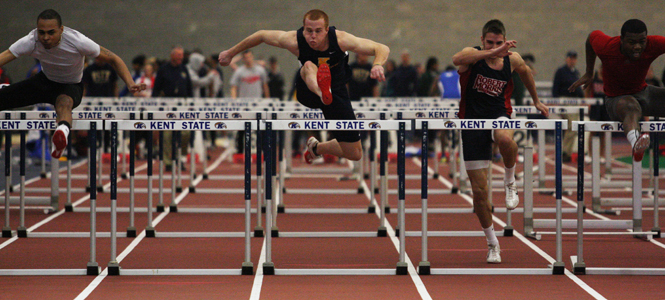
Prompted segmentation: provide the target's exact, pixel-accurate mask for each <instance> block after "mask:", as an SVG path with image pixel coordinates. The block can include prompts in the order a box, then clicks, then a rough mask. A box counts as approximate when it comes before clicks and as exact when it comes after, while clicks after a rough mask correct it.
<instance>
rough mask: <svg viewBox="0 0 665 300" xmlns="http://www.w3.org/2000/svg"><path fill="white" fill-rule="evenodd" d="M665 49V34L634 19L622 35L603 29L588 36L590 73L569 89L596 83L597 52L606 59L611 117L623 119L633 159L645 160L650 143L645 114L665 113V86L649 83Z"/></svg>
mask: <svg viewBox="0 0 665 300" xmlns="http://www.w3.org/2000/svg"><path fill="white" fill-rule="evenodd" d="M663 53H665V37H662V36H658V35H649V36H647V25H646V24H644V22H642V21H640V20H637V19H631V20H628V21H626V22H625V23H623V26H621V36H615V37H609V36H607V35H606V34H604V33H603V32H602V31H600V30H596V31H593V32H591V33H590V34H589V37H588V38H587V40H586V73H585V74H584V75H583V76H582V77H580V79H579V80H577V81H576V82H575V83H573V85H571V86H570V88H569V90H574V89H576V88H577V87H578V86H580V85H583V86H584V88H586V87H587V86H589V85H591V84H593V69H594V65H595V64H596V56H598V58H600V61H601V62H602V63H603V69H602V73H603V90H604V91H605V97H606V98H605V106H606V107H607V113H608V115H609V116H610V119H612V120H613V121H620V122H623V131H624V133H625V134H626V137H627V138H628V141H629V142H630V145H631V146H632V147H633V159H634V160H635V161H642V157H644V151H645V150H646V149H647V148H648V147H649V143H650V139H649V134H648V133H642V134H640V127H639V124H638V122H639V121H640V120H641V119H642V118H643V116H654V117H665V88H661V87H655V86H652V85H647V84H646V82H645V80H644V79H645V78H646V76H647V72H648V71H649V66H651V62H653V61H654V60H655V59H656V58H658V56H660V55H661V54H663Z"/></svg>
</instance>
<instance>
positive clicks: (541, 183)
mask: <svg viewBox="0 0 665 300" xmlns="http://www.w3.org/2000/svg"><path fill="white" fill-rule="evenodd" d="M538 188H539V189H541V194H542V193H543V192H542V189H544V188H545V131H541V132H539V134H538Z"/></svg>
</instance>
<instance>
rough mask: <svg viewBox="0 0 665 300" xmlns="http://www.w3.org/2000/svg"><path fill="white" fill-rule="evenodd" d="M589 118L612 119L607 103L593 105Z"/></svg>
mask: <svg viewBox="0 0 665 300" xmlns="http://www.w3.org/2000/svg"><path fill="white" fill-rule="evenodd" d="M589 119H591V120H592V121H610V115H609V114H608V113H607V108H606V107H605V104H598V105H591V107H590V108H589Z"/></svg>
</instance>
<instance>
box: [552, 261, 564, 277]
mask: <svg viewBox="0 0 665 300" xmlns="http://www.w3.org/2000/svg"><path fill="white" fill-rule="evenodd" d="M565 271H566V265H565V264H564V263H563V262H555V263H554V264H553V265H552V275H563V274H564V273H565Z"/></svg>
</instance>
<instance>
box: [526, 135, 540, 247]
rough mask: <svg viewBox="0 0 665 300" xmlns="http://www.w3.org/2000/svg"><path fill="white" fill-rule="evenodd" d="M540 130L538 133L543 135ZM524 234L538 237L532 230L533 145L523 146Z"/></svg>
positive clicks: (534, 237) (533, 237) (529, 236)
mask: <svg viewBox="0 0 665 300" xmlns="http://www.w3.org/2000/svg"><path fill="white" fill-rule="evenodd" d="M543 134H545V133H544V132H541V133H540V134H538V135H543ZM523 191H524V215H523V216H524V236H526V237H528V238H532V239H536V240H537V239H538V238H537V236H536V233H535V232H534V230H533V145H527V146H526V147H524V187H523Z"/></svg>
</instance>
